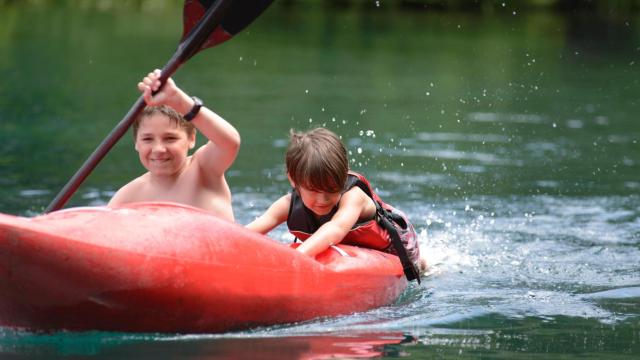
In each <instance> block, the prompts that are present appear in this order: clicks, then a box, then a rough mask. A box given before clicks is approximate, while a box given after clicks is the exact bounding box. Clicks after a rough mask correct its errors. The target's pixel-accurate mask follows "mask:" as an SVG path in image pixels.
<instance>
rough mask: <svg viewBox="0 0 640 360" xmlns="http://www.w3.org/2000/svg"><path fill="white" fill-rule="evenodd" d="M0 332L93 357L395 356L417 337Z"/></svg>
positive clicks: (46, 348)
mask: <svg viewBox="0 0 640 360" xmlns="http://www.w3.org/2000/svg"><path fill="white" fill-rule="evenodd" d="M0 335H1V336H2V337H0V353H2V352H4V353H12V354H15V355H18V356H30V357H34V356H37V357H43V358H45V357H54V356H61V355H64V356H83V355H84V356H86V355H91V356H92V358H95V359H102V358H105V359H111V358H136V359H141V358H142V359H157V358H198V359H283V360H286V359H300V360H320V359H336V358H340V359H370V358H379V357H383V356H391V357H397V356H399V355H402V353H403V350H402V348H403V347H404V346H406V345H407V344H415V343H416V342H417V340H416V339H415V338H413V337H411V336H406V335H403V334H402V333H397V332H387V333H362V334H361V333H344V334H333V335H323V334H318V335H293V336H288V337H275V336H269V335H267V336H264V335H260V334H238V335H235V336H234V335H226V336H216V335H159V334H141V335H137V334H122V333H106V332H87V333H58V334H51V335H47V334H31V333H21V332H17V331H12V330H4V331H0Z"/></svg>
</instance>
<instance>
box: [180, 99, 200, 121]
mask: <svg viewBox="0 0 640 360" xmlns="http://www.w3.org/2000/svg"><path fill="white" fill-rule="evenodd" d="M191 99H193V107H192V108H191V111H189V112H188V113H186V114H184V119H185V120H187V121H191V120H193V118H195V117H196V115H198V113H199V112H200V108H201V107H202V100H200V98H199V97H196V96H192V97H191Z"/></svg>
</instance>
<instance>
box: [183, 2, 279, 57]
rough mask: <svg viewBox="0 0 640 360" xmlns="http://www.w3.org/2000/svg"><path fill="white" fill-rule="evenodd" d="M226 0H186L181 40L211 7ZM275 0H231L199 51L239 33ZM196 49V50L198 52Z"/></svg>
mask: <svg viewBox="0 0 640 360" xmlns="http://www.w3.org/2000/svg"><path fill="white" fill-rule="evenodd" d="M221 1H224V0H186V1H185V3H184V15H183V17H184V19H183V21H184V32H183V33H182V39H181V41H184V40H185V39H187V38H188V37H189V33H191V31H192V30H193V28H194V27H195V26H196V25H197V24H198V22H199V21H200V19H202V17H203V16H204V14H205V13H206V12H207V10H208V9H209V8H211V7H212V6H216V5H219V4H217V3H220V2H221ZM272 2H273V0H231V3H230V4H229V5H228V6H229V7H228V9H227V10H226V14H225V16H224V19H223V20H222V21H221V22H220V24H219V25H218V26H216V27H215V28H214V29H213V32H211V34H210V35H209V37H208V38H207V40H206V41H205V42H204V43H203V44H202V45H201V46H200V48H199V49H198V50H197V51H200V50H203V49H206V48H209V47H212V46H216V45H218V44H220V43H223V42H225V41H227V40H229V39H231V38H232V37H233V36H235V35H236V34H238V33H239V32H240V31H242V30H243V29H244V28H246V27H247V26H248V25H249V24H251V23H252V22H253V20H255V19H256V18H257V17H258V16H260V14H262V12H263V11H264V10H265V9H266V8H267V7H269V5H271V3H272ZM197 51H196V52H197Z"/></svg>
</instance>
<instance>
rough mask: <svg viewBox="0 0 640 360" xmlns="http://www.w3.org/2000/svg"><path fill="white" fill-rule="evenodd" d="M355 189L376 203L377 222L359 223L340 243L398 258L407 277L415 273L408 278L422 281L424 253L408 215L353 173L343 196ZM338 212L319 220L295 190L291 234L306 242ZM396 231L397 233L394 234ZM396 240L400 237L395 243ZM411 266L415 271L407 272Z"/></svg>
mask: <svg viewBox="0 0 640 360" xmlns="http://www.w3.org/2000/svg"><path fill="white" fill-rule="evenodd" d="M354 186H358V187H359V188H360V189H361V190H362V191H364V193H365V194H367V195H368V196H369V197H370V198H371V199H372V200H373V201H374V203H375V205H376V215H375V217H374V218H373V219H370V220H365V221H362V222H358V223H356V224H355V225H354V226H353V227H352V228H351V230H350V231H349V232H348V233H347V235H346V236H345V237H344V239H343V240H342V241H341V242H340V243H341V244H346V245H356V246H361V247H366V248H371V249H376V250H380V251H385V252H389V253H392V254H395V255H398V256H399V257H400V260H401V261H402V263H403V266H404V267H405V274H407V272H410V273H412V274H411V275H409V274H407V278H408V279H409V280H412V279H417V280H418V282H419V277H418V275H417V271H416V269H415V265H416V264H417V263H418V260H419V258H420V250H419V248H418V240H417V235H416V232H415V230H414V228H413V225H412V224H411V223H410V222H409V220H408V219H407V217H406V215H405V214H403V213H402V212H401V211H399V210H397V209H395V208H393V207H392V206H391V205H389V204H387V203H385V202H384V201H382V199H380V197H379V196H378V194H376V193H375V192H374V191H373V189H372V187H371V185H370V184H369V181H367V179H366V178H365V177H364V176H362V175H361V174H358V173H356V172H352V171H350V172H349V175H348V176H347V181H346V183H345V186H344V188H343V190H342V193H345V192H347V191H349V190H350V189H352V188H353V187H354ZM337 211H338V205H336V206H335V207H334V208H333V209H332V210H331V211H330V212H329V213H328V214H326V215H323V216H320V217H317V216H316V215H314V214H313V212H312V211H311V210H310V209H309V208H307V207H306V206H305V205H304V203H303V202H302V198H301V197H300V194H299V193H298V191H297V190H296V189H292V191H291V204H290V206H289V216H288V218H287V226H288V227H289V232H290V233H291V234H293V235H294V236H295V237H296V238H298V239H300V240H302V241H304V240H306V239H308V238H309V237H310V236H311V235H312V234H313V233H315V232H316V231H317V230H318V229H319V228H320V226H322V225H323V224H324V223H326V222H328V221H329V220H331V218H332V217H333V216H334V215H335V213H336V212H337ZM394 232H395V234H390V233H394ZM394 237H396V238H397V240H396V241H395V243H394ZM403 253H404V254H403ZM403 257H404V259H403ZM408 262H410V264H409V263H408ZM408 267H411V268H412V269H407V268H408Z"/></svg>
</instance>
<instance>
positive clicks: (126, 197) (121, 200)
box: [108, 173, 149, 206]
mask: <svg viewBox="0 0 640 360" xmlns="http://www.w3.org/2000/svg"><path fill="white" fill-rule="evenodd" d="M148 178H149V174H148V173H147V174H144V175H141V176H138V177H137V178H135V179H133V180H131V181H129V182H128V183H127V184H125V185H124V186H123V187H121V188H120V189H119V190H118V191H116V193H115V194H114V195H113V197H112V198H111V200H110V201H109V204H108V205H109V206H114V205H121V204H126V203H130V202H134V201H136V200H137V195H139V194H140V193H142V190H143V189H144V188H145V185H146V184H147V183H148V182H149V179H148Z"/></svg>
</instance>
